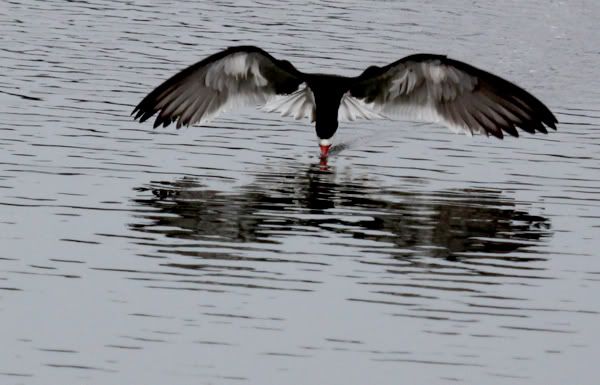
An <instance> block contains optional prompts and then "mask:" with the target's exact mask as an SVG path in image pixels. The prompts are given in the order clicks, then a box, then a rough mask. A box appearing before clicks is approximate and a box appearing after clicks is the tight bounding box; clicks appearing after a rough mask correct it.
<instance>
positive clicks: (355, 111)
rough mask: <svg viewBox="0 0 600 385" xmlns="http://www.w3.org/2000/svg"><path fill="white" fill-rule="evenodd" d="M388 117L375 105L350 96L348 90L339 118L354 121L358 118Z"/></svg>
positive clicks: (343, 97) (341, 103) (343, 98)
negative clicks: (374, 107)
mask: <svg viewBox="0 0 600 385" xmlns="http://www.w3.org/2000/svg"><path fill="white" fill-rule="evenodd" d="M386 118H387V117H386V116H385V115H383V114H381V113H379V112H377V111H375V110H374V109H373V106H372V105H370V104H367V103H365V102H363V101H362V100H359V99H356V98H354V97H352V96H350V93H349V92H346V93H345V94H344V96H342V100H341V102H340V108H339V109H338V120H339V121H345V122H352V121H355V120H356V119H367V120H369V119H386Z"/></svg>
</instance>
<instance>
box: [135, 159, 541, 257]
mask: <svg viewBox="0 0 600 385" xmlns="http://www.w3.org/2000/svg"><path fill="white" fill-rule="evenodd" d="M142 190H151V191H152V192H153V193H154V195H155V196H154V197H142V198H138V199H136V203H137V204H139V205H142V206H150V207H153V208H154V209H156V210H152V211H151V212H150V213H148V214H147V215H146V219H147V220H150V223H148V221H147V220H145V221H144V222H143V223H142V224H135V225H132V226H133V227H134V228H136V229H137V230H138V231H142V232H150V233H155V232H159V233H164V234H166V235H168V236H169V237H176V238H182V239H198V240H214V239H220V240H224V241H226V242H242V243H248V242H251V243H262V242H267V243H276V242H278V240H279V239H281V237H283V236H285V234H289V235H290V236H291V235H292V234H298V233H306V234H307V235H310V236H315V237H323V236H327V234H328V233H329V234H331V233H337V234H343V235H349V236H351V237H353V238H355V239H364V240H369V241H374V242H378V243H380V244H381V245H382V247H391V249H390V251H392V252H396V251H394V250H405V251H406V250H413V249H415V248H419V247H426V248H429V249H428V252H427V254H430V255H434V256H438V257H446V258H456V257H457V256H458V255H459V254H463V253H466V252H479V253H502V254H505V253H508V252H511V251H514V250H517V249H521V250H523V251H524V250H526V249H527V247H528V246H530V245H531V244H532V242H533V243H535V242H537V241H539V240H540V239H541V238H542V237H544V236H547V235H548V234H549V231H548V227H549V223H548V220H547V219H546V218H543V217H540V216H535V215H530V214H528V213H527V212H525V211H522V210H519V209H517V208H516V207H515V203H514V202H512V201H511V200H509V199H508V198H506V197H503V196H502V195H501V194H500V193H499V192H497V191H494V190H453V191H442V192H437V193H427V194H425V193H423V194H420V193H414V192H393V193H384V192H382V191H381V190H380V189H378V188H375V187H369V186H368V182H367V183H365V182H364V181H358V182H353V181H344V180H341V181H340V180H339V178H336V175H335V174H334V173H333V172H331V171H323V170H321V169H320V168H319V166H318V165H313V166H310V167H309V168H308V169H307V170H306V171H305V172H298V170H297V169H291V170H290V171H289V172H280V173H264V174H259V175H257V176H256V180H255V182H253V183H252V184H250V185H247V186H243V187H241V188H240V189H239V190H237V191H235V192H227V193H225V192H219V191H214V190H209V189H206V188H203V186H202V185H201V184H200V183H199V182H198V181H197V180H195V179H193V178H183V179H180V180H177V181H175V182H172V183H167V182H162V184H161V185H152V186H151V187H149V188H143V189H142ZM390 245H391V246H390ZM420 252H422V250H421V251H420Z"/></svg>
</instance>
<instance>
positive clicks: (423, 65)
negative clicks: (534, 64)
mask: <svg viewBox="0 0 600 385" xmlns="http://www.w3.org/2000/svg"><path fill="white" fill-rule="evenodd" d="M350 95H351V96H352V97H354V98H357V99H359V100H362V101H363V102H365V103H368V104H371V105H373V106H374V108H375V109H376V110H378V111H380V112H382V113H383V114H385V115H388V116H389V115H400V116H406V117H409V118H414V119H418V120H424V121H428V122H438V123H442V124H444V125H446V126H448V127H449V128H450V129H451V130H453V131H457V132H461V131H462V132H466V133H468V134H473V133H485V134H486V135H488V136H489V135H490V134H491V135H494V136H496V137H498V138H502V137H503V132H506V133H508V134H510V135H512V136H518V132H517V130H516V128H517V127H519V128H521V129H523V130H524V131H527V132H530V133H534V132H535V131H538V132H543V133H547V130H546V127H545V126H548V127H550V128H553V129H556V123H558V121H557V120H556V118H555V117H554V115H553V114H552V112H550V110H549V109H548V107H546V106H545V105H544V104H543V103H542V102H540V101H539V100H538V99H537V98H535V97H534V96H533V95H531V94H530V93H528V92H527V91H525V90H523V89H522V88H520V87H518V86H516V85H514V84H512V83H510V82H508V81H506V80H504V79H502V78H500V77H498V76H496V75H493V74H491V73H489V72H486V71H483V70H480V69H478V68H475V67H473V66H471V65H469V64H466V63H463V62H460V61H457V60H453V59H449V58H447V57H445V56H441V55H431V54H417V55H411V56H407V57H405V58H403V59H400V60H398V61H396V62H394V63H392V64H389V65H387V66H385V67H381V68H380V67H369V68H367V70H365V72H363V74H361V75H360V76H358V77H357V78H356V83H355V84H354V86H353V87H352V88H351V89H350Z"/></svg>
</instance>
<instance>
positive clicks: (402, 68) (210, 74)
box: [132, 46, 558, 158]
mask: <svg viewBox="0 0 600 385" xmlns="http://www.w3.org/2000/svg"><path fill="white" fill-rule="evenodd" d="M253 104H254V105H262V106H263V108H264V109H266V110H267V111H277V112H280V113H281V115H282V116H293V117H295V118H296V119H300V118H304V117H308V118H310V120H311V122H314V123H315V128H316V132H317V136H318V137H319V146H320V148H321V157H322V158H326V157H327V154H328V152H329V148H330V147H331V138H332V136H333V135H334V134H335V132H336V131H337V128H338V122H339V121H340V120H342V121H344V120H355V119H357V118H364V119H373V118H386V117H388V116H403V117H406V118H411V119H417V120H422V121H427V122H437V123H441V124H444V125H446V126H448V127H449V128H450V129H451V130H452V131H455V132H465V133H467V134H474V133H483V134H485V135H487V136H489V135H493V136H495V137H497V138H502V137H503V136H504V133H507V134H509V135H512V136H518V135H519V134H518V131H517V128H520V129H522V130H523V131H526V132H529V133H532V134H533V133H535V132H536V131H537V132H542V133H545V134H546V133H547V132H548V131H547V129H546V127H550V128H552V129H556V123H558V121H557V120H556V118H555V117H554V115H553V114H552V112H551V111H550V110H549V109H548V107H546V106H545V105H544V104H543V103H542V102H541V101H539V100H538V99H537V98H536V97H534V96H533V95H531V94H530V93H529V92H527V91H525V90H524V89H522V88H520V87H519V86H517V85H515V84H513V83H510V82H508V81H506V80H504V79H502V78H500V77H498V76H496V75H493V74H491V73H489V72H486V71H484V70H481V69H479V68H476V67H473V66H471V65H469V64H466V63H463V62H460V61H458V60H454V59H450V58H448V57H446V56H443V55H434V54H415V55H410V56H407V57H405V58H402V59H400V60H398V61H395V62H393V63H391V64H388V65H386V66H383V67H377V66H371V67H368V68H367V69H366V70H365V71H364V72H363V73H362V74H360V75H358V76H356V77H346V76H338V75H328V74H311V73H304V72H301V71H299V70H298V69H296V67H294V66H293V65H292V63H290V62H289V61H287V60H278V59H275V58H274V57H273V56H271V55H270V54H269V53H267V52H266V51H264V50H262V49H260V48H258V47H253V46H239V47H231V48H228V49H226V50H224V51H221V52H218V53H216V54H214V55H211V56H209V57H207V58H206V59H204V60H202V61H200V62H198V63H196V64H194V65H192V66H190V67H188V68H186V69H184V70H183V71H181V72H179V73H177V74H175V75H174V76H173V77H171V78H170V79H168V80H166V81H165V82H164V83H162V84H161V85H159V86H158V87H157V88H156V89H154V90H153V91H152V92H150V93H149V94H148V95H147V96H146V97H145V98H144V99H143V100H142V101H141V102H140V103H139V104H138V105H137V107H135V109H134V110H133V112H132V115H134V114H135V119H139V121H140V122H144V121H146V120H147V119H148V118H150V117H152V116H153V115H154V114H157V116H156V120H155V121H154V127H158V126H160V125H163V126H165V127H166V126H168V125H169V124H171V123H176V125H177V128H179V127H181V126H188V125H190V124H194V123H206V122H208V121H209V120H211V119H212V118H214V117H215V116H216V115H217V114H219V113H220V112H221V111H223V110H225V109H228V108H231V107H235V106H241V105H253Z"/></svg>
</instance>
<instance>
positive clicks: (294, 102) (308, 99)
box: [263, 83, 316, 122]
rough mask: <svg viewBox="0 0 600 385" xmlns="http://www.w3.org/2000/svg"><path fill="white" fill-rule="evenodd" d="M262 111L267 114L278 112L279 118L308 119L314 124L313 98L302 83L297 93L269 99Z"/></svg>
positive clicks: (308, 89) (314, 108) (309, 90)
mask: <svg viewBox="0 0 600 385" xmlns="http://www.w3.org/2000/svg"><path fill="white" fill-rule="evenodd" d="M263 110H265V111H268V112H274V111H276V112H279V113H281V116H293V117H294V119H296V120H298V119H302V118H304V117H307V118H310V121H311V122H314V121H315V119H316V117H315V110H316V107H315V97H314V95H313V93H312V91H311V89H310V88H308V86H307V85H306V84H305V83H302V84H301V85H300V87H299V88H298V90H297V91H295V92H293V93H291V94H288V95H277V96H276V97H274V98H271V99H269V101H268V102H267V104H265V105H264V106H263Z"/></svg>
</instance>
